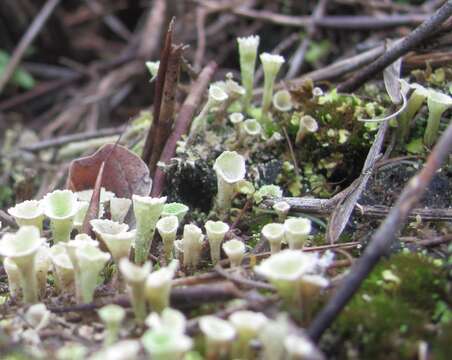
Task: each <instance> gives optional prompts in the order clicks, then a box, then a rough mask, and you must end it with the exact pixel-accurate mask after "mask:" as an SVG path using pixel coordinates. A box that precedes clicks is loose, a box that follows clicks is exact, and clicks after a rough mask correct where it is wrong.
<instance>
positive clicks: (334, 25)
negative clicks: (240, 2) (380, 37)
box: [232, 7, 428, 30]
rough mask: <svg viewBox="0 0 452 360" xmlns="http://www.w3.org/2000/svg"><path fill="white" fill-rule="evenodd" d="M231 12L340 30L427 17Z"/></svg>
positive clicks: (384, 26) (372, 27) (410, 22)
mask: <svg viewBox="0 0 452 360" xmlns="http://www.w3.org/2000/svg"><path fill="white" fill-rule="evenodd" d="M232 12H233V13H234V14H236V15H240V16H244V17H248V18H251V19H254V20H261V21H266V22H270V23H272V24H277V25H282V26H292V27H302V28H304V27H308V26H309V25H310V24H314V25H315V26H316V27H321V28H326V29H341V30H378V29H387V28H392V27H397V26H408V25H418V24H420V23H421V22H423V21H425V20H426V19H427V18H428V15H389V16H384V17H375V16H341V15H337V16H322V17H319V18H317V19H312V18H311V17H310V16H291V15H283V14H278V13H274V12H271V11H265V10H251V9H243V8H241V7H239V8H235V9H233V10H232Z"/></svg>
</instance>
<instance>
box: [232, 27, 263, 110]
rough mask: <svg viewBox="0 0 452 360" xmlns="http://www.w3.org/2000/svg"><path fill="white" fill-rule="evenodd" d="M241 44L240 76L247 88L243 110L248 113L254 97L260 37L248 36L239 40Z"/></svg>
mask: <svg viewBox="0 0 452 360" xmlns="http://www.w3.org/2000/svg"><path fill="white" fill-rule="evenodd" d="M237 42H238V44H239V57H240V75H241V78H242V85H243V87H244V88H245V96H244V99H243V108H244V110H245V111H246V110H247V109H248V108H249V106H250V103H251V99H252V97H253V87H254V68H255V67H256V58H257V48H258V47H259V36H257V35H254V36H248V37H241V38H240V37H239V38H237Z"/></svg>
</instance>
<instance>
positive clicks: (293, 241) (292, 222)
mask: <svg viewBox="0 0 452 360" xmlns="http://www.w3.org/2000/svg"><path fill="white" fill-rule="evenodd" d="M284 229H285V235H284V236H285V240H286V241H287V243H288V244H289V248H290V249H302V248H303V246H304V244H305V243H306V240H307V239H308V235H309V234H310V232H311V220H309V219H306V218H289V219H287V220H286V221H284Z"/></svg>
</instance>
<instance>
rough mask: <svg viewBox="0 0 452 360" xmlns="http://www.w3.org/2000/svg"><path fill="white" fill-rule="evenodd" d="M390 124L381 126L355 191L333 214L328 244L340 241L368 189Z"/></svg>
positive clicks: (328, 229)
mask: <svg viewBox="0 0 452 360" xmlns="http://www.w3.org/2000/svg"><path fill="white" fill-rule="evenodd" d="M388 126H389V122H388V121H385V122H384V123H383V124H381V125H380V128H379V129H378V133H377V135H376V136H375V140H374V142H373V144H372V147H371V148H370V150H369V153H368V154H367V157H366V161H365V162H364V165H363V170H362V172H361V176H360V177H359V178H358V179H357V180H356V181H355V184H356V185H355V186H354V188H353V190H352V191H351V192H350V193H349V194H348V195H347V196H346V197H344V201H343V202H342V201H341V202H339V203H338V204H337V206H336V208H335V209H334V211H333V214H332V216H331V218H330V221H329V222H328V227H327V229H326V239H327V242H329V243H330V244H333V243H335V242H336V240H337V239H339V236H340V235H341V234H342V231H344V229H345V226H346V225H347V223H348V220H349V219H350V215H351V214H352V212H353V209H354V208H355V205H356V203H357V202H358V200H359V198H360V196H361V194H362V192H363V191H364V189H365V188H366V185H367V182H368V181H369V179H370V176H371V175H372V172H373V170H374V168H375V163H376V162H377V160H378V156H379V155H380V152H381V147H382V146H383V141H384V138H385V134H386V131H387V129H388Z"/></svg>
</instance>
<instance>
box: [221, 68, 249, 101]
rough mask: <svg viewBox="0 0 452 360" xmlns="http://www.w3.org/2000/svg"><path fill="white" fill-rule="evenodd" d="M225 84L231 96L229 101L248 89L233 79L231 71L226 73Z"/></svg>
mask: <svg viewBox="0 0 452 360" xmlns="http://www.w3.org/2000/svg"><path fill="white" fill-rule="evenodd" d="M224 85H225V86H224V89H225V90H226V92H227V94H228V96H229V101H234V100H237V99H239V98H240V97H242V96H244V95H245V94H246V89H245V88H244V87H243V86H240V85H239V83H238V82H236V81H234V80H233V79H232V73H230V72H229V73H227V74H226V81H225V82H224Z"/></svg>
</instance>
